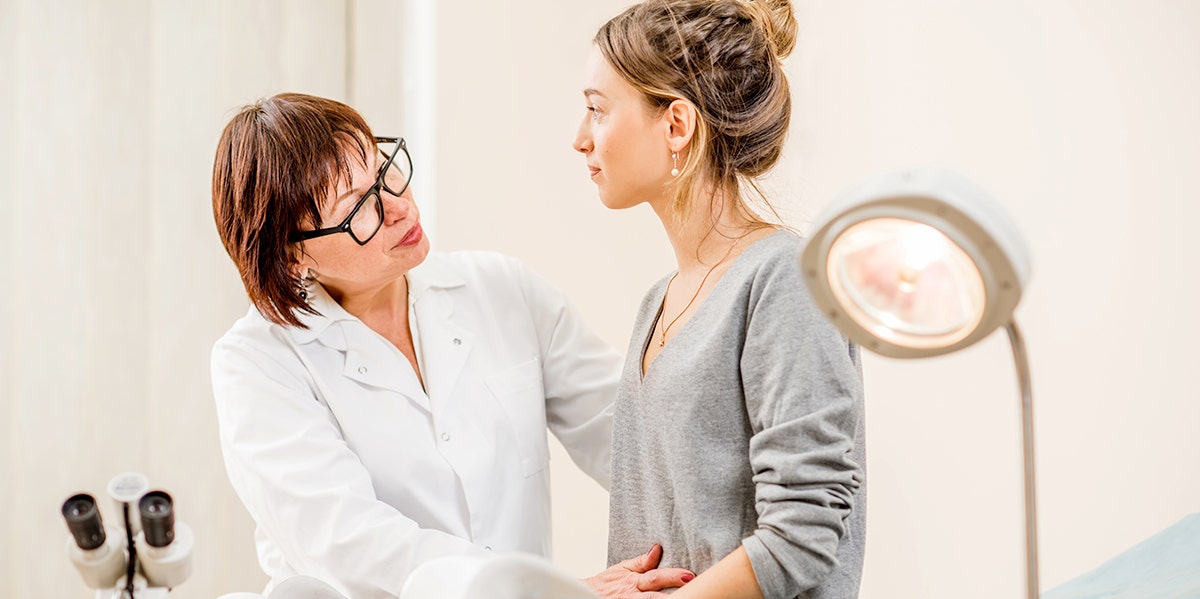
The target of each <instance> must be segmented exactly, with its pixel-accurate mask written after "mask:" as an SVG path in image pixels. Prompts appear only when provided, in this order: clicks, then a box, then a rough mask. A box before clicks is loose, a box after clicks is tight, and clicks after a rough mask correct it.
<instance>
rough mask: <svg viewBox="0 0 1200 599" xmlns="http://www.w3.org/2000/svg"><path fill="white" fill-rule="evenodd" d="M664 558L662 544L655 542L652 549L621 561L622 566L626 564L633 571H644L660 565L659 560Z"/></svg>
mask: <svg viewBox="0 0 1200 599" xmlns="http://www.w3.org/2000/svg"><path fill="white" fill-rule="evenodd" d="M661 559H662V546H661V545H659V544H658V543H655V544H654V545H653V546H652V547H650V551H648V552H646V553H644V554H642V555H639V556H637V557H634V558H630V559H627V560H625V561H623V562H621V563H620V564H618V565H620V566H624V567H625V568H627V569H629V570H630V571H632V572H637V573H639V574H640V573H642V572H648V571H650V570H653V569H654V568H657V567H658V562H659V560H661Z"/></svg>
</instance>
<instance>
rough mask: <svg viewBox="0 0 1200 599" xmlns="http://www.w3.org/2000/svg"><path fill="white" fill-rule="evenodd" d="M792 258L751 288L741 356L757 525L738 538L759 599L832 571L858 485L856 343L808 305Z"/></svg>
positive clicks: (780, 598) (817, 581) (773, 598)
mask: <svg viewBox="0 0 1200 599" xmlns="http://www.w3.org/2000/svg"><path fill="white" fill-rule="evenodd" d="M793 258H794V256H793V255H792V254H791V253H785V254H783V255H781V256H780V259H778V260H774V261H771V262H768V263H766V264H764V265H763V267H762V269H761V270H760V271H759V272H758V274H757V276H756V277H755V278H754V279H753V282H752V283H751V285H752V289H751V293H750V296H749V303H750V305H749V306H748V313H747V314H748V315H747V322H746V337H745V341H744V347H743V353H742V358H741V372H742V381H743V383H742V384H743V390H744V392H745V397H746V409H747V414H748V416H749V419H750V425H751V428H752V431H753V435H752V436H751V439H750V466H751V468H752V471H753V480H754V486H755V507H756V510H757V512H758V525H757V528H756V530H755V531H754V533H753V535H751V536H750V537H748V538H746V539H744V540H743V546H744V547H745V548H746V552H747V553H748V555H749V557H750V563H751V565H752V566H753V568H754V574H755V577H756V578H757V580H758V583H759V586H760V588H761V589H762V592H763V596H764V597H766V599H791V598H793V597H796V596H797V595H798V594H800V593H802V592H804V591H806V590H808V589H811V588H813V587H816V586H819V585H821V584H822V582H823V581H824V580H825V579H826V577H827V576H828V575H829V574H830V573H831V572H832V571H833V570H834V569H835V568H836V567H837V565H838V560H837V554H838V545H839V543H840V542H841V540H842V538H843V537H844V536H845V534H846V521H847V519H848V518H849V517H850V514H851V511H852V510H853V509H854V500H855V494H856V492H857V491H858V489H859V488H860V486H861V485H862V483H863V468H862V466H861V465H860V464H857V463H855V461H854V460H853V459H852V452H853V450H854V447H855V439H854V436H855V430H856V426H857V424H858V420H859V418H860V417H861V412H862V395H863V391H862V377H861V371H860V365H859V363H858V351H857V347H855V346H854V345H852V344H851V343H850V342H849V341H847V340H846V338H844V337H843V336H842V335H841V334H840V333H839V332H838V331H837V330H836V329H835V328H834V326H833V325H832V324H831V323H830V322H829V321H828V320H827V319H826V318H825V316H824V314H822V313H821V312H820V311H819V310H818V309H817V307H816V306H815V305H814V304H813V302H812V299H811V298H810V296H809V294H808V291H807V289H806V288H805V286H804V281H803V279H802V277H801V274H800V269H799V268H798V267H797V265H796V262H795V260H794V259H793Z"/></svg>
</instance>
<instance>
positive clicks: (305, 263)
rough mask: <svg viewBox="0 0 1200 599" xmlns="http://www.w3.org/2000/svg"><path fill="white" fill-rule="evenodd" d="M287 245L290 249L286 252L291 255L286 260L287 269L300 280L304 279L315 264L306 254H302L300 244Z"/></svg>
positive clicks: (302, 250) (302, 247)
mask: <svg viewBox="0 0 1200 599" xmlns="http://www.w3.org/2000/svg"><path fill="white" fill-rule="evenodd" d="M289 245H290V246H291V247H289V248H288V251H289V253H290V254H291V255H290V256H289V260H288V269H290V270H291V271H292V272H294V273H296V275H297V276H299V277H300V278H304V275H305V274H306V273H308V272H309V271H311V270H312V269H313V267H315V266H316V262H315V261H314V260H313V259H312V257H310V256H309V255H308V254H306V253H304V246H302V245H301V244H300V243H292V244H289Z"/></svg>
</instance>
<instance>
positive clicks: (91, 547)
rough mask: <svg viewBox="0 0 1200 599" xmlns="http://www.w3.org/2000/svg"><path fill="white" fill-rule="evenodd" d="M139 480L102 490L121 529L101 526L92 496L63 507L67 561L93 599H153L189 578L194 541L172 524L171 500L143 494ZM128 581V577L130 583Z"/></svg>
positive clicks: (130, 476) (126, 477) (120, 480)
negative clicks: (66, 533) (89, 589)
mask: <svg viewBox="0 0 1200 599" xmlns="http://www.w3.org/2000/svg"><path fill="white" fill-rule="evenodd" d="M147 491H149V482H148V481H147V480H146V477H145V476H142V475H141V474H137V473H126V474H122V475H119V476H117V477H116V478H114V479H113V480H112V482H110V483H109V485H108V492H109V495H110V496H111V497H112V499H113V505H114V507H115V508H116V512H117V515H118V520H119V521H120V523H121V524H122V526H110V527H105V526H104V523H103V521H102V520H101V518H100V510H99V506H98V505H97V504H96V500H95V498H94V497H92V496H91V495H89V494H87V493H79V494H76V495H74V496H72V497H70V498H68V499H67V501H66V502H65V503H64V504H63V508H62V512H63V518H64V519H66V521H67V529H68V530H69V531H70V534H69V535H68V536H67V557H68V558H69V559H70V560H71V563H72V564H74V565H75V569H76V570H78V571H79V575H80V577H82V578H83V582H84V584H86V585H87V586H88V588H91V589H95V590H96V599H116V598H120V599H159V598H165V597H166V596H167V594H168V593H169V591H170V589H172V588H174V587H176V586H178V585H179V584H181V583H183V582H184V581H185V580H187V578H188V577H189V576H191V573H192V548H193V547H194V546H195V536H194V535H193V533H192V529H191V527H189V526H188V525H187V524H186V523H184V522H176V521H175V515H174V504H173V501H172V500H171V496H170V495H167V494H166V493H164V492H162V491H149V492H147ZM130 576H132V577H133V579H132V581H130Z"/></svg>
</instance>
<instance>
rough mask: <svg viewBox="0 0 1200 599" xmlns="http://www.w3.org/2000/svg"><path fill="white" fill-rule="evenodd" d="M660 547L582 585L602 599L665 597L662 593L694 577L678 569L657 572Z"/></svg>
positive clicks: (656, 546) (655, 546)
mask: <svg viewBox="0 0 1200 599" xmlns="http://www.w3.org/2000/svg"><path fill="white" fill-rule="evenodd" d="M661 559H662V547H661V546H659V545H658V544H655V545H654V546H653V547H651V548H650V551H649V552H648V553H646V554H645V555H639V556H637V557H635V558H633V559H627V560H625V561H623V562H621V563H619V564H617V565H615V566H613V567H611V568H609V569H607V570H605V571H603V572H601V573H599V574H597V575H595V576H593V577H591V578H585V579H584V582H586V583H587V585H588V586H590V587H592V590H593V591H595V592H596V594H597V595H599V596H601V597H603V598H604V599H649V598H651V597H666V595H665V594H663V593H659V592H657V591H661V590H663V589H673V588H676V587H681V586H683V585H684V584H685V583H687V582H688V581H690V580H692V579H693V578H695V577H696V575H695V574H694V573H692V572H689V571H687V570H684V569H682V568H661V569H658V562H659V560H661Z"/></svg>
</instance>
